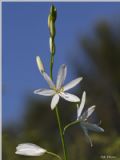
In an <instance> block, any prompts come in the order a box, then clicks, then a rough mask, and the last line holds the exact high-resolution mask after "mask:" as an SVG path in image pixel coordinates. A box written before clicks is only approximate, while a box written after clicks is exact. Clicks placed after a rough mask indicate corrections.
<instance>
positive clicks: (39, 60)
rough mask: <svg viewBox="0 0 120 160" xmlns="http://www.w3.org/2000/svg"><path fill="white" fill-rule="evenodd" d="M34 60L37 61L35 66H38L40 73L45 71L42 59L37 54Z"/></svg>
mask: <svg viewBox="0 0 120 160" xmlns="http://www.w3.org/2000/svg"><path fill="white" fill-rule="evenodd" d="M36 62H37V66H38V69H39V71H40V72H41V73H42V72H44V71H45V69H44V65H43V63H42V60H41V58H40V57H39V56H37V57H36Z"/></svg>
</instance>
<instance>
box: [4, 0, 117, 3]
mask: <svg viewBox="0 0 120 160" xmlns="http://www.w3.org/2000/svg"><path fill="white" fill-rule="evenodd" d="M1 1H2V2H73V3H74V2H108V3H109V2H113V3H114V2H120V0H1Z"/></svg>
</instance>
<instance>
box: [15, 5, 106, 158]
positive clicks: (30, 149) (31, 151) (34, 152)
mask: <svg viewBox="0 0 120 160" xmlns="http://www.w3.org/2000/svg"><path fill="white" fill-rule="evenodd" d="M56 18H57V11H56V8H55V7H54V6H53V5H52V6H51V8H50V14H49V16H48V28H49V31H50V40H49V45H50V76H49V75H48V74H47V73H46V71H45V68H44V65H43V62H42V60H41V58H40V57H39V56H37V57H36V62H37V66H38V69H39V71H40V73H41V75H42V76H43V78H44V79H45V80H46V82H47V83H48V85H49V87H50V89H44V88H42V89H37V90H35V91H34V93H35V94H38V95H43V96H53V98H52V101H51V109H52V110H55V112H56V116H57V121H58V127H59V133H60V137H61V143H62V149H63V154H64V157H63V158H62V157H60V156H59V155H58V154H55V153H53V152H49V151H47V150H46V149H43V148H41V147H40V146H37V145H35V144H31V143H23V144H19V145H18V146H17V147H16V152H15V153H16V154H19V155H25V156H43V155H44V154H49V155H51V156H54V157H56V158H57V159H60V160H68V154H67V146H66V144H65V138H64V134H65V131H66V130H67V129H68V128H69V127H71V126H72V125H75V124H80V126H81V128H82V129H83V131H84V134H85V136H86V137H87V139H88V141H89V142H90V145H91V146H93V144H92V141H91V138H90V137H89V135H88V130H91V131H96V132H104V129H103V128H101V127H99V126H98V125H97V124H93V123H90V122H88V118H89V117H90V116H91V115H92V113H93V112H94V110H95V106H92V107H90V108H88V109H87V110H86V111H84V112H83V108H84V105H85V101H86V92H85V91H84V92H83V95H82V98H81V102H80V98H79V97H77V96H76V95H73V94H71V93H68V92H66V91H68V90H70V89H72V88H73V87H75V86H76V85H77V84H79V83H80V82H81V80H82V79H83V78H82V77H78V78H76V79H74V80H72V81H71V82H69V83H68V84H66V85H63V83H64V80H65V78H66V75H67V66H66V65H65V64H62V65H61V66H60V69H59V71H58V76H57V80H56V84H55V83H54V82H53V65H54V55H55V33H56V31H55V21H56ZM60 97H61V98H63V99H65V100H67V101H69V102H74V103H75V105H76V107H77V118H76V120H75V121H73V122H71V123H69V124H68V125H66V126H65V127H64V129H63V128H62V125H61V117H60V115H59V110H58V106H57V104H58V103H59V99H60ZM79 103H80V104H79ZM82 112H83V113H82Z"/></svg>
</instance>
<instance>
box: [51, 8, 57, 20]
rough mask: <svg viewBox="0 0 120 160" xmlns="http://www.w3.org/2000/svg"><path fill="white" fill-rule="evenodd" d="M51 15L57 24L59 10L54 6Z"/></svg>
mask: <svg viewBox="0 0 120 160" xmlns="http://www.w3.org/2000/svg"><path fill="white" fill-rule="evenodd" d="M50 15H51V17H52V20H53V21H54V22H55V20H56V17H57V10H56V8H55V6H54V5H52V6H51V8H50Z"/></svg>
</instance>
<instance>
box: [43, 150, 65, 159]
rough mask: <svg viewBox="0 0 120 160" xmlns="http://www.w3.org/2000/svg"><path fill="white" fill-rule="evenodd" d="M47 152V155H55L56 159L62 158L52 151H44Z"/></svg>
mask: <svg viewBox="0 0 120 160" xmlns="http://www.w3.org/2000/svg"><path fill="white" fill-rule="evenodd" d="M46 153H47V154H49V155H51V156H54V157H56V158H57V159H60V160H62V158H61V157H60V156H59V155H57V154H55V153H53V152H48V151H47V152H46Z"/></svg>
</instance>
